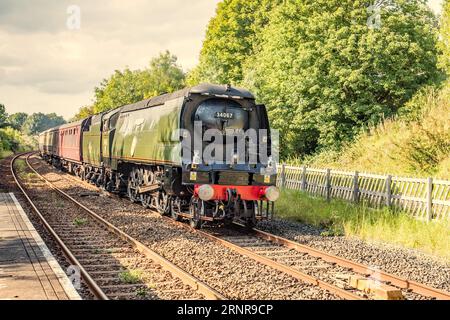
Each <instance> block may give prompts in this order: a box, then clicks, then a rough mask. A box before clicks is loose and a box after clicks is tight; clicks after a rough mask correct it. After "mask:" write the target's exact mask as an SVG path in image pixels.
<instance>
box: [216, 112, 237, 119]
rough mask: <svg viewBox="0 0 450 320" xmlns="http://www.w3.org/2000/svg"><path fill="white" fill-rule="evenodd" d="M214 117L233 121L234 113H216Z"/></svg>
mask: <svg viewBox="0 0 450 320" xmlns="http://www.w3.org/2000/svg"><path fill="white" fill-rule="evenodd" d="M215 117H216V118H219V119H233V118H234V113H231V112H216V115H215Z"/></svg>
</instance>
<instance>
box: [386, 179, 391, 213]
mask: <svg viewBox="0 0 450 320" xmlns="http://www.w3.org/2000/svg"><path fill="white" fill-rule="evenodd" d="M391 183H392V176H391V175H390V174H389V175H388V176H387V177H386V206H388V207H390V206H391V204H392V192H391Z"/></svg>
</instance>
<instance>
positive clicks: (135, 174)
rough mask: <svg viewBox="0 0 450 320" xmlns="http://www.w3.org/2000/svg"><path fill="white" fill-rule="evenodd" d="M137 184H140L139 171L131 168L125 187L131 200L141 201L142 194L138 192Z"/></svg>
mask: <svg viewBox="0 0 450 320" xmlns="http://www.w3.org/2000/svg"><path fill="white" fill-rule="evenodd" d="M139 185H140V179H139V171H138V170H133V171H131V173H130V176H129V177H128V188H127V193H128V197H129V198H130V200H131V201H132V202H140V201H142V195H140V194H139Z"/></svg>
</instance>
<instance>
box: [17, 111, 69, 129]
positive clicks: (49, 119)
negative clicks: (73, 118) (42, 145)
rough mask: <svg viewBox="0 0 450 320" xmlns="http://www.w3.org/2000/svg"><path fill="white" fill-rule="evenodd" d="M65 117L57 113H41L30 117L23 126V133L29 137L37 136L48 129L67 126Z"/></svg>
mask: <svg viewBox="0 0 450 320" xmlns="http://www.w3.org/2000/svg"><path fill="white" fill-rule="evenodd" d="M65 123H66V121H65V120H64V118H63V117H61V116H58V115H57V114H56V113H49V114H44V113H41V112H38V113H33V114H32V115H30V116H29V117H28V118H27V120H26V121H25V123H24V124H23V131H24V132H25V133H26V134H28V135H36V134H38V133H40V132H42V131H45V130H47V129H50V128H53V127H56V126H59V125H62V124H65Z"/></svg>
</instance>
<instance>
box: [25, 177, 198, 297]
mask: <svg viewBox="0 0 450 320" xmlns="http://www.w3.org/2000/svg"><path fill="white" fill-rule="evenodd" d="M20 172H21V174H19V176H20V179H21V180H22V181H21V182H22V184H23V186H24V187H25V188H26V189H27V193H28V194H29V196H30V197H31V199H32V200H33V202H34V204H35V205H36V206H37V207H38V208H39V210H40V211H41V213H42V214H43V215H44V217H45V218H46V220H47V222H48V223H49V224H50V225H51V226H52V228H53V229H54V230H55V231H56V232H57V234H58V236H59V237H60V238H61V239H62V240H63V241H64V243H65V245H66V246H68V247H69V248H70V250H71V251H72V253H73V254H74V255H75V256H76V257H77V259H78V260H79V261H80V262H81V264H82V265H83V266H84V268H85V269H86V270H87V271H88V273H89V274H90V275H91V277H92V278H94V280H95V281H96V283H97V284H98V285H99V286H100V287H101V289H102V290H103V292H104V293H105V294H106V295H107V296H108V298H110V299H127V300H128V299H132V300H143V299H145V300H147V299H170V300H180V299H204V297H203V296H202V295H201V294H199V293H198V292H197V291H196V289H194V288H192V287H190V286H187V285H185V284H184V283H183V282H182V281H181V280H180V279H179V278H177V277H173V276H172V274H171V273H170V272H168V271H166V270H164V269H163V268H161V266H160V265H159V264H158V263H155V262H153V261H152V260H151V259H148V258H147V257H146V256H145V255H143V254H141V253H140V252H138V251H137V250H135V249H134V248H132V247H131V246H130V244H129V243H127V242H126V241H124V240H122V239H120V238H119V237H117V236H116V235H115V234H112V233H111V232H109V231H107V230H105V229H104V227H103V226H101V225H99V224H98V223H96V222H95V221H94V220H93V219H92V218H91V217H90V216H88V215H87V214H86V212H85V211H84V210H82V209H81V208H79V207H78V206H77V205H76V204H74V203H72V202H71V201H68V200H67V199H65V198H62V197H61V195H60V194H59V193H57V192H55V191H53V190H51V189H50V188H49V187H48V185H47V184H45V182H43V181H42V180H41V179H40V178H39V177H37V176H36V175H35V174H33V173H31V172H30V171H28V170H27V169H21V170H20Z"/></svg>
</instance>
